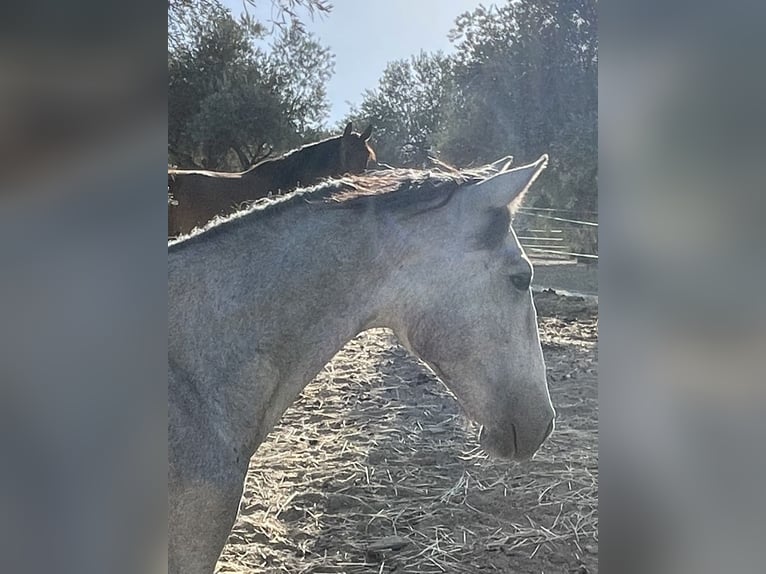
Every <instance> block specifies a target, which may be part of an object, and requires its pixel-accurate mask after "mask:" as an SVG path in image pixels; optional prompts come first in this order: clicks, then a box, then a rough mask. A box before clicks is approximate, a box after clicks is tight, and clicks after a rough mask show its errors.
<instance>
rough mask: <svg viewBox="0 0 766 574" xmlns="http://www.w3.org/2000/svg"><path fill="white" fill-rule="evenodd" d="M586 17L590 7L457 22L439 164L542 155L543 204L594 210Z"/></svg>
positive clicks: (517, 10) (590, 43)
mask: <svg viewBox="0 0 766 574" xmlns="http://www.w3.org/2000/svg"><path fill="white" fill-rule="evenodd" d="M595 8H596V4H595V2H593V1H590V0H543V1H536V2H529V1H512V2H509V3H507V4H505V5H503V6H501V7H499V8H484V7H479V8H478V9H477V10H475V11H474V12H472V13H466V14H463V15H462V16H460V17H459V18H458V19H457V21H456V27H455V30H453V32H452V35H451V38H452V40H453V42H454V43H455V44H456V48H457V54H456V57H455V60H456V62H455V86H456V88H457V89H456V92H455V93H454V94H453V96H452V98H451V100H450V109H449V110H447V111H445V115H446V116H448V117H449V121H446V122H444V125H445V126H446V129H445V131H444V132H442V133H441V134H440V135H439V136H438V140H439V142H440V145H441V148H442V150H443V152H444V154H445V156H447V158H448V159H451V160H453V161H456V162H464V161H466V160H469V159H470V160H478V161H490V160H492V159H494V158H495V157H496V156H497V155H498V154H503V153H508V152H510V153H513V154H514V155H516V156H517V157H518V158H519V159H520V160H523V159H525V158H530V159H531V158H534V157H537V156H539V155H540V154H541V153H543V152H548V153H550V154H551V164H550V167H549V169H548V170H546V172H545V175H544V179H543V183H544V184H545V185H544V186H541V187H544V189H545V190H546V191H545V193H544V194H543V195H542V196H541V197H542V199H543V200H544V201H546V202H548V203H549V204H550V205H553V206H556V207H562V208H565V207H571V206H572V205H575V204H578V205H588V206H591V208H593V209H595V207H593V206H595V198H596V165H597V140H596V122H597V119H596V118H597V106H598V99H597V98H598V95H597V51H598V38H597V34H596V11H595ZM575 198H577V199H575Z"/></svg>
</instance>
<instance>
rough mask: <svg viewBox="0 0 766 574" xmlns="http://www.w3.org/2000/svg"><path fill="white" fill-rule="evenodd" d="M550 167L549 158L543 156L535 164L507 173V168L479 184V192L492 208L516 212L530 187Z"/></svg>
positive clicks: (477, 186)
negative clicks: (507, 207) (507, 208)
mask: <svg viewBox="0 0 766 574" xmlns="http://www.w3.org/2000/svg"><path fill="white" fill-rule="evenodd" d="M507 165H509V164H506V166H507ZM547 165H548V156H547V155H543V156H542V157H540V159H538V160H537V161H536V162H535V163H531V164H529V165H524V166H521V167H517V168H516V169H512V170H508V171H506V170H505V168H504V169H503V170H502V171H500V173H497V174H495V175H493V176H492V177H489V178H487V179H485V180H484V181H481V182H479V183H478V184H477V185H476V188H477V191H479V193H481V194H482V198H484V200H485V201H486V203H487V204H489V206H490V207H505V206H510V208H511V211H515V210H516V209H518V207H519V206H520V205H521V202H522V200H523V198H524V195H525V194H526V192H527V190H528V189H529V186H530V185H532V182H534V181H535V180H536V179H537V177H538V176H539V175H540V174H541V173H542V171H543V170H544V169H545V167H546V166H547Z"/></svg>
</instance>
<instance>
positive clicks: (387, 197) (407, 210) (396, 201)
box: [168, 164, 496, 246]
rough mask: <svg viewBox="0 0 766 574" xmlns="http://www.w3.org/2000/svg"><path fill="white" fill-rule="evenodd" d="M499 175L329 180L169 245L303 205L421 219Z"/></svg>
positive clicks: (265, 201) (383, 173) (483, 171)
mask: <svg viewBox="0 0 766 574" xmlns="http://www.w3.org/2000/svg"><path fill="white" fill-rule="evenodd" d="M495 173H496V171H493V170H492V169H491V168H490V167H489V166H484V167H481V168H476V169H465V170H458V169H456V168H453V167H451V166H448V165H447V164H442V165H439V166H438V169H431V170H418V169H406V168H394V169H386V170H376V171H370V172H366V173H364V174H359V175H347V176H344V177H341V178H336V179H327V180H325V181H323V182H321V183H319V184H317V185H315V186H312V187H307V188H301V189H296V190H294V191H292V192H290V193H286V194H283V195H275V196H271V197H264V198H260V199H256V200H253V201H252V202H250V203H249V205H247V206H246V207H244V208H243V209H242V210H241V211H238V212H236V213H234V214H231V215H228V216H218V217H215V218H214V219H213V220H211V221H210V222H209V223H208V224H207V225H205V226H204V227H202V228H199V229H197V230H195V231H194V232H192V233H191V234H189V235H187V236H184V237H180V238H178V239H176V240H175V241H172V242H170V243H169V244H168V245H170V246H172V245H177V244H179V243H185V242H186V241H188V240H189V239H191V238H196V237H199V236H200V235H203V234H204V235H210V234H213V233H219V232H223V231H224V230H225V229H227V228H228V227H229V226H230V225H238V224H244V221H243V220H244V219H247V218H249V217H250V216H254V217H259V218H271V217H274V216H276V215H277V214H279V213H281V212H283V211H285V210H287V209H291V208H293V207H294V206H296V205H299V204H301V205H308V206H309V207H310V208H312V209H365V208H367V207H369V206H370V205H371V202H375V205H376V206H378V207H379V208H380V209H385V210H389V211H398V212H400V213H402V214H404V215H407V216H410V215H417V214H419V213H423V212H425V211H430V210H433V209H438V208H440V207H443V206H444V205H446V204H447V203H449V201H450V200H451V199H452V197H453V195H454V194H455V192H456V191H457V190H458V189H459V188H460V187H462V186H464V185H470V184H473V183H478V182H479V181H482V180H484V179H486V178H487V177H490V176H491V175H494V174H495Z"/></svg>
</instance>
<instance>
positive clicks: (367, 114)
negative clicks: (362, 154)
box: [342, 53, 452, 166]
mask: <svg viewBox="0 0 766 574" xmlns="http://www.w3.org/2000/svg"><path fill="white" fill-rule="evenodd" d="M451 73H452V72H451V63H450V61H449V59H447V58H446V57H445V56H444V55H443V54H441V53H437V54H425V53H421V54H419V55H418V56H414V57H412V58H410V59H409V60H398V61H394V62H391V63H389V64H388V66H387V67H386V69H385V71H384V72H383V77H382V78H381V80H380V84H379V86H378V88H377V89H375V90H367V91H366V92H365V97H364V101H363V102H362V104H361V106H360V107H359V108H358V109H355V110H352V112H351V113H350V115H349V117H348V118H346V119H345V120H344V121H343V122H342V123H343V124H345V123H346V122H347V121H354V123H355V124H356V125H366V124H367V123H372V124H373V125H374V126H375V131H374V134H375V136H374V137H375V151H376V154H377V156H378V160H379V161H382V162H384V163H389V164H394V165H404V166H417V165H421V164H422V163H423V162H424V161H425V160H426V158H427V156H428V154H429V153H432V150H433V146H434V134H436V133H437V132H438V131H439V130H440V129H441V126H442V121H443V117H442V116H443V110H444V107H445V99H446V98H447V97H448V95H449V93H450V91H451V88H452V86H451Z"/></svg>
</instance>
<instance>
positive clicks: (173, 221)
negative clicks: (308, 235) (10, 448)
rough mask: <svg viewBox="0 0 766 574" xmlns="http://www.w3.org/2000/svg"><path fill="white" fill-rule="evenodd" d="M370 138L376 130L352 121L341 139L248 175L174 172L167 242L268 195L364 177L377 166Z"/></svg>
mask: <svg viewBox="0 0 766 574" xmlns="http://www.w3.org/2000/svg"><path fill="white" fill-rule="evenodd" d="M371 135H372V126H371V125H370V126H368V127H367V129H366V130H364V132H362V133H361V134H358V133H356V132H354V131H352V126H351V122H349V123H348V124H347V125H346V129H345V130H344V131H343V134H341V135H340V136H335V137H332V138H328V139H326V140H322V141H320V142H316V143H312V144H308V145H305V146H303V147H301V148H298V149H296V150H293V151H291V152H289V153H287V154H285V155H283V156H281V157H278V158H274V159H269V160H265V161H262V162H260V163H258V164H256V165H254V166H252V167H251V168H250V169H248V170H246V171H243V172H238V173H226V172H216V171H203V170H180V169H169V170H168V194H169V196H172V202H171V201H169V202H168V237H170V238H174V237H179V236H181V235H186V234H188V233H190V232H191V231H192V230H193V229H194V228H195V227H202V226H204V225H205V224H207V223H208V222H209V221H210V220H212V219H213V218H214V217H216V216H225V215H229V214H231V213H233V212H235V211H237V210H239V209H242V208H243V206H245V205H246V204H247V203H249V202H251V201H253V200H255V199H260V198H262V197H267V196H268V195H269V194H280V193H285V192H289V191H292V190H293V189H295V188H296V187H298V186H302V187H307V186H310V185H314V184H315V183H318V182H319V181H320V180H322V179H325V178H328V177H334V176H339V175H343V174H347V173H350V174H358V173H362V172H363V171H364V170H365V169H366V168H367V165H368V164H369V163H370V162H371V161H375V152H374V151H373V150H372V148H371V147H370V145H369V143H368V142H369V139H370V136H371Z"/></svg>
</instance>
